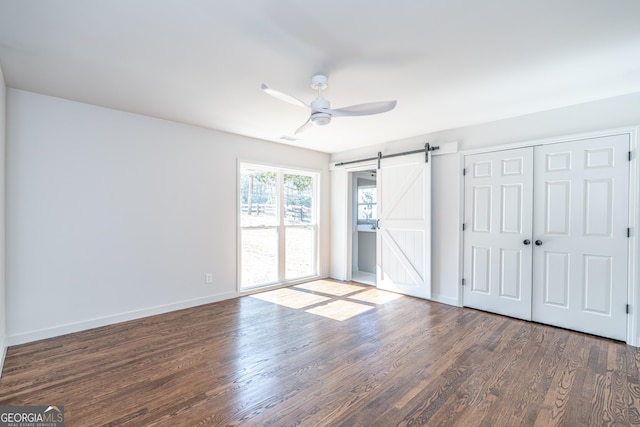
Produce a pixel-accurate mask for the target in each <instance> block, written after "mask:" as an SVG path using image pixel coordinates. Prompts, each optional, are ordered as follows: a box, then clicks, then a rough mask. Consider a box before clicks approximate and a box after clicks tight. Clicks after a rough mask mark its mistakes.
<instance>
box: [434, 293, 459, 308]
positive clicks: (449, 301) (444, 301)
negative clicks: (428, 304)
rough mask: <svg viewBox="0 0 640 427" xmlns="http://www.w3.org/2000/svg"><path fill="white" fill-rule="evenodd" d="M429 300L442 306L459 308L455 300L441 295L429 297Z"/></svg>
mask: <svg viewBox="0 0 640 427" xmlns="http://www.w3.org/2000/svg"><path fill="white" fill-rule="evenodd" d="M431 300H432V301H435V302H441V303H442V304H447V305H453V306H455V307H460V302H459V301H458V299H457V298H451V297H447V296H443V295H431Z"/></svg>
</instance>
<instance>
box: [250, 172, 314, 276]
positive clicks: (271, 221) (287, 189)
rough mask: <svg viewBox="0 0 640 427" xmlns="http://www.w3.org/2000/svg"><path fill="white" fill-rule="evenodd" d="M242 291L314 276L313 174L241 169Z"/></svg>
mask: <svg viewBox="0 0 640 427" xmlns="http://www.w3.org/2000/svg"><path fill="white" fill-rule="evenodd" d="M239 191H240V197H239V199H240V237H239V239H240V244H239V245H240V287H241V288H242V289H247V288H254V287H259V286H264V285H268V284H275V283H281V282H286V281H291V280H295V279H300V278H303V277H311V276H315V275H317V264H318V263H317V244H318V243H317V241H318V239H317V232H318V227H317V215H316V204H317V203H316V199H317V196H316V194H317V174H316V173H310V172H305V171H296V170H287V169H282V168H275V167H270V166H262V165H255V164H247V163H242V164H241V165H240V189H239Z"/></svg>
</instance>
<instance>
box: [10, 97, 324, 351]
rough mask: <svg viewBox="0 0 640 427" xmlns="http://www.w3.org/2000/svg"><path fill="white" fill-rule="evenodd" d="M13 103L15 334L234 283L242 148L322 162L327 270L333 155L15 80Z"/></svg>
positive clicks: (119, 316)
mask: <svg viewBox="0 0 640 427" xmlns="http://www.w3.org/2000/svg"><path fill="white" fill-rule="evenodd" d="M7 106H8V122H7V123H8V126H7V131H8V134H7V213H6V214H7V218H6V221H7V222H6V224H7V333H8V340H9V343H10V344H17V343H22V342H27V341H32V340H35V339H40V338H45V337H49V336H55V335H59V334H61V333H67V332H72V331H77V330H82V329H86V328H89V327H95V326H101V325H105V324H109V323H113V322H116V321H121V320H128V319H132V318H137V317H142V316H145V315H149V314H154V313H159V312H165V311H169V310H172V309H177V308H182V307H188V306H193V305H197V304H202V303H207V302H211V301H217V300H221V299H225V298H230V297H234V296H236V295H237V287H236V282H237V280H236V252H237V249H236V219H237V218H236V217H237V213H236V192H237V184H236V177H237V171H236V169H237V160H238V159H241V160H249V161H255V162H265V163H273V164H278V165H284V166H291V167H296V168H306V169H311V170H317V171H320V172H321V179H320V191H321V197H322V198H323V200H321V203H320V206H321V207H322V209H323V212H322V213H321V217H322V218H324V220H323V222H321V224H320V230H321V233H320V241H321V250H320V254H321V271H320V274H321V275H322V276H326V275H327V274H328V241H329V240H328V236H329V221H328V217H329V209H328V207H329V199H328V197H329V191H328V189H329V174H328V170H327V168H328V161H329V156H328V155H327V154H323V153H319V152H314V151H310V150H304V149H299V148H296V147H291V146H285V145H282V144H275V143H269V142H265V141H257V140H253V139H250V138H245V137H240V136H237V135H231V134H226V133H221V132H216V131H212V130H208V129H204V128H198V127H194V126H188V125H184V124H179V123H174V122H169V121H165V120H159V119H154V118H150V117H145V116H140V115H135V114H129V113H125V112H121V111H115V110H110V109H105V108H100V107H96V106H91V105H87V104H81V103H77V102H71V101H67V100H63V99H59V98H53V97H48V96H44V95H39V94H35V93H31V92H25V91H21V90H15V89H9V90H8V98H7ZM207 272H212V273H213V277H214V284H213V285H210V284H205V283H204V275H205V273H207Z"/></svg>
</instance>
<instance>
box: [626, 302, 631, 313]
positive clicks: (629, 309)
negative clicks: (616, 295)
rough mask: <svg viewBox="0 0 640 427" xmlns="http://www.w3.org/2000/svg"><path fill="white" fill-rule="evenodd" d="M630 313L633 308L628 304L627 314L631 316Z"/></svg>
mask: <svg viewBox="0 0 640 427" xmlns="http://www.w3.org/2000/svg"><path fill="white" fill-rule="evenodd" d="M630 311H631V306H630V305H629V304H627V314H629V312H630Z"/></svg>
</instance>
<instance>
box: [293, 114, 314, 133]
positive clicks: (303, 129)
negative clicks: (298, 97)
mask: <svg viewBox="0 0 640 427" xmlns="http://www.w3.org/2000/svg"><path fill="white" fill-rule="evenodd" d="M311 126H313V123H311V116H309V120H307V121H306V122H304V124H303V125H302V126H300V127H299V128H298V129H296V132H295V135H297V134H299V133H301V132H304V131H305V130H307V129H309V128H310V127H311Z"/></svg>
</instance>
